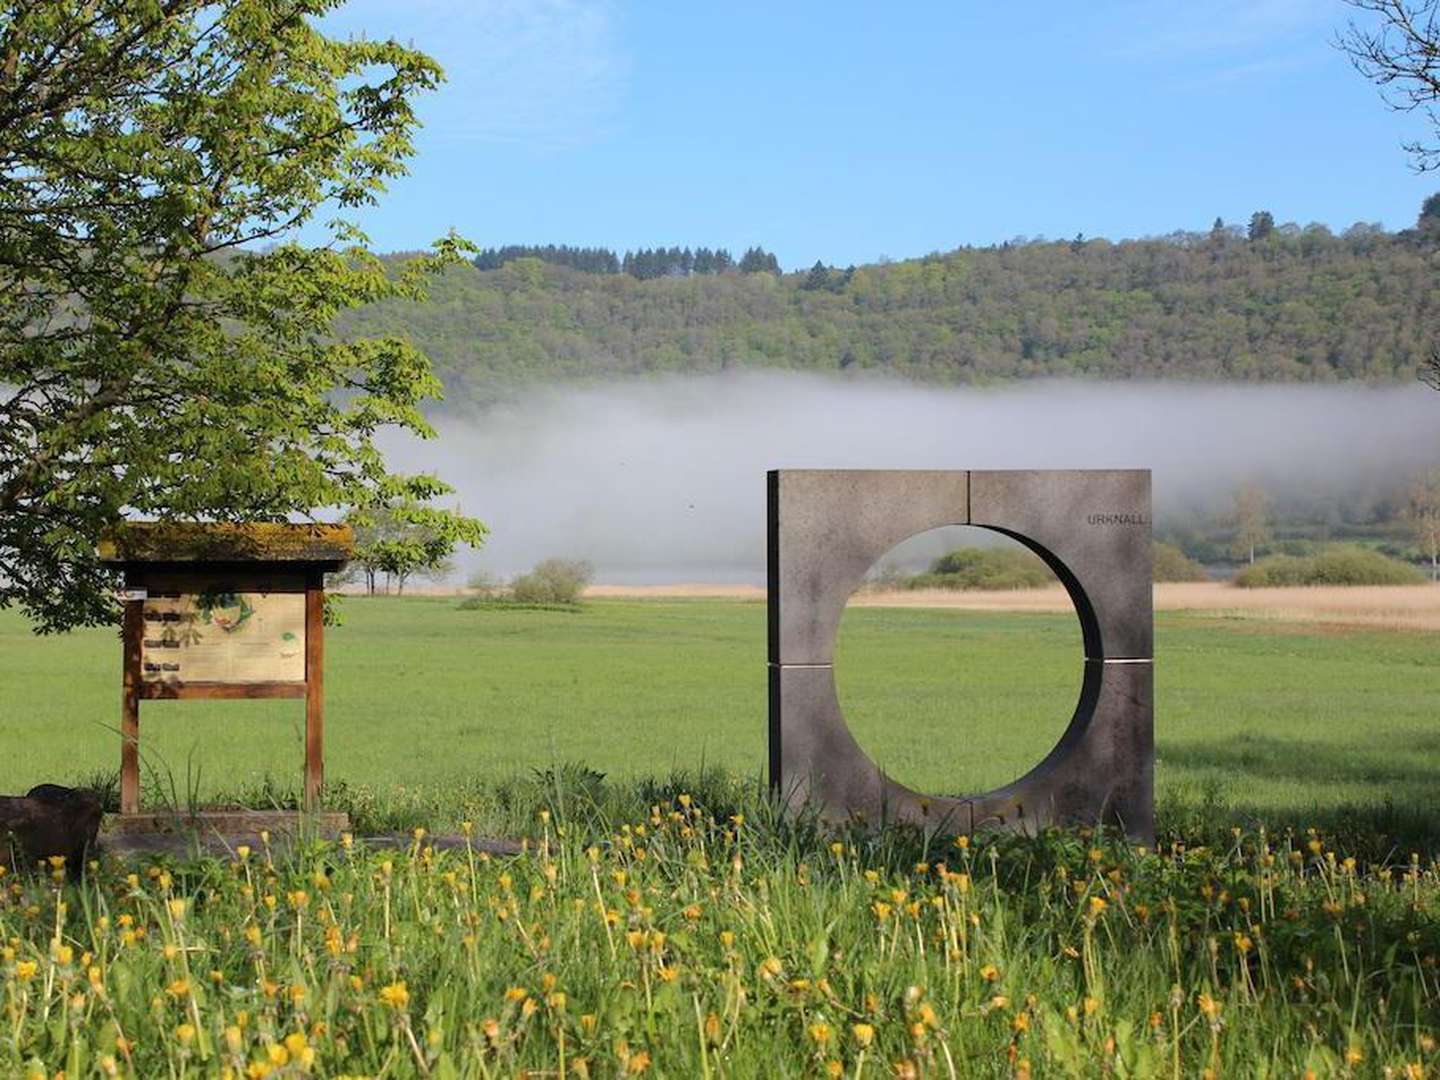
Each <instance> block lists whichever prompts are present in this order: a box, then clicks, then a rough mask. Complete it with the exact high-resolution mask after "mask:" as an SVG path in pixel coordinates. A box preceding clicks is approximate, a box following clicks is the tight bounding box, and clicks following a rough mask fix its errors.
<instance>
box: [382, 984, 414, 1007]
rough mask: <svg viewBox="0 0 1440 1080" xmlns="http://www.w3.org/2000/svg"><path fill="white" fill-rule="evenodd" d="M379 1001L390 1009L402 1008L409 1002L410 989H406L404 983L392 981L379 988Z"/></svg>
mask: <svg viewBox="0 0 1440 1080" xmlns="http://www.w3.org/2000/svg"><path fill="white" fill-rule="evenodd" d="M379 996H380V1003H381V1004H382V1005H388V1006H390V1008H392V1009H396V1010H399V1009H403V1008H405V1006H407V1005H409V1004H410V991H409V990H408V989H406V987H405V983H404V982H403V981H402V982H392V983H390V984H389V985H388V986H382V987H381V988H380V995H379Z"/></svg>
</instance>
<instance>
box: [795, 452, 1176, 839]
mask: <svg viewBox="0 0 1440 1080" xmlns="http://www.w3.org/2000/svg"><path fill="white" fill-rule="evenodd" d="M768 523H769V582H768V586H769V588H768V592H769V679H770V782H771V785H772V787H773V788H774V789H775V790H776V791H777V793H778V794H779V796H780V797H781V799H782V800H783V801H784V804H785V805H786V807H787V808H788V809H790V810H792V811H794V810H797V809H799V808H800V807H802V806H808V807H811V808H813V809H814V810H815V811H817V812H818V813H819V814H820V816H821V817H822V818H824V819H825V820H828V821H832V822H834V821H844V820H849V819H854V818H857V817H858V818H861V819H863V820H865V821H868V822H872V823H882V822H904V823H908V824H913V825H918V826H921V827H923V828H925V829H926V830H927V831H934V832H941V831H943V832H952V833H970V832H973V831H975V830H977V829H984V828H994V827H999V828H1006V829H1013V830H1020V831H1026V832H1033V831H1035V830H1037V829H1040V828H1043V827H1045V826H1047V825H1052V824H1077V823H1089V824H1106V825H1114V826H1118V827H1120V828H1123V829H1124V830H1125V831H1126V833H1128V834H1129V835H1130V836H1132V837H1134V838H1136V839H1139V840H1142V841H1147V842H1148V841H1149V840H1151V839H1152V837H1153V832H1154V796H1153V772H1154V716H1153V705H1152V666H1153V653H1152V627H1153V614H1152V607H1151V573H1150V560H1151V555H1150V473H1149V471H1148V470H1043V471H1010V470H998V471H991V470H986V471H981V470H972V471H871V470H857V471H845V470H842V471H820V470H791V469H784V470H776V471H772V472H770V473H769V475H768ZM942 525H978V526H981V527H983V528H986V529H993V530H994V531H996V532H999V533H1003V534H1005V535H1006V536H1010V537H1013V538H1014V539H1016V540H1018V541H1020V542H1021V543H1023V544H1024V545H1025V546H1027V547H1029V548H1030V549H1031V550H1032V551H1034V552H1035V553H1036V554H1038V555H1039V556H1040V557H1041V558H1042V559H1044V560H1045V562H1046V563H1047V564H1048V565H1049V566H1050V568H1051V569H1052V570H1053V571H1054V572H1055V574H1056V575H1057V576H1058V577H1059V578H1060V580H1061V581H1062V582H1063V583H1064V585H1065V588H1066V589H1067V591H1068V592H1069V594H1070V598H1071V600H1072V601H1073V602H1074V604H1075V611H1076V613H1077V614H1078V615H1079V618H1080V626H1081V630H1082V635H1083V639H1084V645H1085V655H1084V679H1083V682H1082V688H1081V691H1080V700H1079V703H1078V704H1077V705H1076V708H1075V713H1074V716H1073V717H1072V718H1071V720H1070V724H1069V726H1068V727H1067V728H1066V729H1065V732H1064V734H1063V735H1061V737H1060V741H1059V742H1058V743H1057V744H1056V745H1055V748H1054V749H1053V750H1051V751H1050V753H1049V754H1048V755H1047V756H1046V757H1045V758H1044V759H1043V760H1042V761H1040V763H1039V764H1037V765H1036V766H1035V767H1034V768H1033V769H1031V770H1030V772H1028V773H1026V774H1025V775H1024V776H1022V777H1020V778H1019V779H1018V780H1015V781H1014V782H1013V783H1011V784H1008V785H1006V786H1005V787H1002V788H999V789H997V790H995V791H991V792H988V793H985V794H980V795H972V796H963V797H940V796H936V797H931V796H926V795H922V794H919V793H917V792H914V791H911V790H910V789H908V788H906V787H904V786H903V785H901V784H898V783H896V782H895V781H893V780H891V779H889V778H888V777H887V776H886V775H885V774H884V773H883V772H882V771H881V769H880V768H879V767H878V766H877V765H876V764H875V763H874V762H872V761H871V760H870V759H869V758H868V757H867V756H866V754H865V752H864V751H863V750H862V749H861V748H860V746H859V744H858V743H856V741H855V739H854V737H853V736H852V735H851V733H850V731H849V729H848V728H847V727H846V724H845V719H844V716H843V715H842V713H841V710H840V704H839V700H838V698H837V695H836V691H835V679H834V644H835V634H836V631H837V630H838V629H839V625H840V617H841V615H842V614H843V613H844V610H845V604H846V602H847V601H848V600H849V598H850V595H851V594H852V593H853V592H854V591H855V589H856V588H858V587H859V586H860V585H861V583H862V582H863V581H864V579H865V575H866V573H867V572H868V571H869V570H870V568H871V567H872V566H873V565H874V564H875V562H876V561H877V560H878V559H879V558H880V557H881V556H882V555H884V554H885V553H886V552H887V551H889V549H890V548H892V547H894V546H895V545H896V544H897V543H899V542H900V541H902V540H905V539H907V538H909V537H911V536H914V535H916V534H917V533H921V532H924V531H926V530H928V529H932V528H937V527H939V526H942ZM897 719H899V718H897ZM995 722H997V723H1003V722H1004V717H996V718H995Z"/></svg>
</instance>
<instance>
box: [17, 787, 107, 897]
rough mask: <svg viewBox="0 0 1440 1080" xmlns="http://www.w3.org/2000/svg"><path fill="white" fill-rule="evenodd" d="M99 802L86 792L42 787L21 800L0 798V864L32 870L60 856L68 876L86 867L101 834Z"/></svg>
mask: <svg viewBox="0 0 1440 1080" xmlns="http://www.w3.org/2000/svg"><path fill="white" fill-rule="evenodd" d="M101 816H102V810H101V807H100V800H99V799H97V798H96V797H95V796H94V795H92V794H91V793H90V792H88V791H76V790H75V789H74V788H65V787H60V786H58V785H56V784H41V785H39V786H38V787H33V788H31V789H30V790H29V792H27V793H26V794H25V795H24V796H23V797H21V796H14V795H0V838H3V847H0V865H11V866H14V867H16V868H33V867H34V866H35V864H36V863H39V862H42V861H43V860H45V859H48V858H50V857H51V856H52V855H59V856H63V857H64V859H65V868H66V870H68V871H69V872H70V874H71V876H78V875H79V873H80V872H81V870H83V869H84V867H85V855H86V851H87V850H88V849H90V848H91V847H93V846H94V844H95V837H96V835H98V833H99V832H100V818H101Z"/></svg>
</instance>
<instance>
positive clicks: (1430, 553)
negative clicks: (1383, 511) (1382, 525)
mask: <svg viewBox="0 0 1440 1080" xmlns="http://www.w3.org/2000/svg"><path fill="white" fill-rule="evenodd" d="M1401 516H1402V517H1403V518H1404V520H1405V524H1406V525H1407V526H1409V529H1410V532H1411V535H1413V536H1414V537H1415V543H1416V544H1418V545H1419V546H1420V550H1421V552H1423V553H1424V554H1425V555H1426V557H1428V558H1429V560H1430V580H1431V581H1440V467H1437V468H1434V469H1431V470H1429V471H1428V472H1427V473H1425V474H1424V475H1423V476H1420V477H1418V478H1417V479H1416V480H1415V482H1414V483H1413V484H1412V485H1411V486H1410V490H1409V492H1408V493H1407V497H1406V501H1405V507H1404V509H1403V510H1402V511H1401Z"/></svg>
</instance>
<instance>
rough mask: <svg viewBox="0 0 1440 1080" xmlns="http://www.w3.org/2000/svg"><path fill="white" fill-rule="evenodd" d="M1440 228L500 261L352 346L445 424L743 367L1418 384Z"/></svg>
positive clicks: (364, 319) (364, 320) (380, 313)
mask: <svg viewBox="0 0 1440 1080" xmlns="http://www.w3.org/2000/svg"><path fill="white" fill-rule="evenodd" d="M1437 202H1440V201H1437V200H1435V199H1432V200H1431V201H1430V203H1437ZM1429 209H1431V205H1430V204H1427V210H1429ZM1435 209H1436V210H1437V215H1436V216H1434V217H1430V218H1428V219H1427V218H1426V217H1424V216H1422V218H1421V222H1420V226H1419V227H1418V228H1417V229H1412V230H1406V231H1404V232H1400V233H1393V234H1392V233H1385V232H1383V231H1381V230H1380V229H1379V228H1378V227H1374V226H1364V225H1357V226H1354V227H1352V228H1350V229H1348V230H1347V231H1346V232H1345V233H1344V234H1343V235H1341V236H1335V235H1332V234H1331V233H1330V231H1329V230H1327V229H1325V228H1324V227H1323V226H1309V227H1306V228H1304V229H1300V228H1297V227H1294V226H1280V227H1276V228H1273V229H1262V230H1261V235H1258V236H1257V235H1253V234H1254V232H1255V229H1254V224H1253V222H1252V229H1251V234H1252V235H1249V236H1247V235H1246V234H1245V233H1244V232H1242V231H1240V230H1238V229H1235V228H1225V227H1223V226H1221V225H1220V223H1218V222H1217V227H1216V228H1215V229H1213V230H1212V231H1211V232H1209V233H1176V234H1173V235H1171V236H1168V237H1164V238H1158V239H1147V240H1136V241H1123V242H1120V243H1110V242H1107V241H1104V240H1083V239H1080V238H1077V239H1076V240H1073V241H1066V242H1058V243H1057V242H1032V243H1018V244H1006V245H1001V246H998V247H991V248H984V249H979V248H962V249H959V250H957V251H953V252H949V253H947V254H936V255H932V256H929V257H926V258H923V259H915V260H909V261H905V262H897V263H889V264H879V265H868V266H862V267H858V268H849V269H847V270H843V271H842V270H834V269H829V268H825V267H822V266H819V265H817V266H816V267H814V268H812V269H811V270H809V271H803V272H799V273H792V274H775V273H772V272H767V271H758V272H749V273H747V272H742V271H740V270H739V269H738V268H737V269H734V270H726V271H725V272H723V273H705V274H694V273H692V274H689V275H686V276H680V275H673V276H664V277H657V278H651V279H639V278H637V277H635V276H634V275H632V274H630V273H617V272H610V273H605V272H592V271H587V270H580V269H575V268H574V267H573V266H565V265H556V264H553V263H549V262H545V261H542V260H541V259H539V258H535V257H523V256H522V257H518V258H514V259H511V260H510V261H503V259H502V258H501V257H500V253H497V252H490V253H487V257H488V258H489V260H490V262H489V263H488V264H487V265H493V264H494V263H496V262H499V263H501V265H499V266H498V268H495V269H489V270H481V269H477V268H475V267H464V268H460V269H457V270H455V271H453V272H451V273H449V274H448V275H447V276H446V277H445V278H444V279H443V280H441V281H438V282H436V283H435V285H434V287H433V289H432V292H431V297H430V300H429V302H428V303H426V304H424V305H421V306H414V305H409V306H407V305H400V304H385V305H381V306H377V307H374V308H370V309H366V310H364V311H361V312H359V313H356V314H354V315H352V316H350V317H349V318H348V319H347V320H346V322H345V324H344V326H343V329H344V331H345V332H347V333H376V332H400V333H404V334H408V335H409V336H410V337H411V338H413V339H414V340H415V341H416V342H417V343H418V344H419V345H421V346H422V347H423V348H424V349H425V350H426V351H427V352H428V353H429V355H430V357H431V358H432V360H433V361H434V362H435V365H436V368H437V370H438V371H439V372H440V374H441V376H442V377H443V378H444V380H445V382H446V384H447V386H448V388H449V394H450V400H451V402H452V404H464V403H467V402H483V401H486V400H489V399H491V398H493V397H494V396H495V395H497V394H499V393H503V392H504V391H505V390H506V389H507V388H512V387H514V386H515V385H517V384H521V383H525V382H529V381H536V380H554V379H562V378H563V379H591V378H606V377H611V376H616V375H624V374H639V373H647V372H713V371H718V370H722V369H727V368H745V367H775V368H790V369H797V370H808V371H825V372H889V373H893V374H895V375H899V376H904V377H907V378H912V379H920V380H925V381H933V382H946V383H958V382H994V381H998V380H1006V379H1017V378H1029V377H1035V376H1072V377H1081V378H1111V379H1114V378H1167V379H1226V380H1247V381H1255V380H1265V381H1328V380H1336V379H1366V380H1378V381H1390V380H1405V379H1410V378H1413V377H1414V375H1415V373H1416V371H1417V370H1418V369H1419V368H1420V366H1421V365H1422V363H1423V361H1424V359H1425V357H1426V355H1427V354H1428V352H1429V350H1431V349H1433V348H1434V347H1435V341H1436V335H1437V330H1440V295H1437V289H1436V285H1437V281H1440V276H1437V275H1440V227H1436V226H1437V225H1440V205H1437V206H1436V207H1435ZM1257 216H1258V215H1257ZM1427 225H1428V227H1427ZM556 250H558V249H556ZM757 250H758V249H757ZM662 252H663V249H662ZM627 257H628V256H627Z"/></svg>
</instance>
